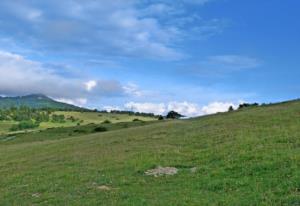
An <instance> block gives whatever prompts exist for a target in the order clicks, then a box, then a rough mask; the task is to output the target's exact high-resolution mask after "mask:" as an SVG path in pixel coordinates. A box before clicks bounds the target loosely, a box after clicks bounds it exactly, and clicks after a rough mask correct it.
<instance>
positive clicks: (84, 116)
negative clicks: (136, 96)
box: [0, 111, 157, 135]
mask: <svg viewBox="0 0 300 206" xmlns="http://www.w3.org/2000/svg"><path fill="white" fill-rule="evenodd" d="M53 114H56V115H64V116H65V119H66V120H65V121H64V122H52V121H48V122H41V123H40V125H39V127H38V128H34V129H30V130H27V131H37V130H44V129H48V128H56V127H74V126H77V125H78V124H80V125H87V124H91V123H94V124H100V123H102V122H104V121H106V120H107V121H110V122H111V123H118V122H131V121H133V120H134V119H139V120H141V121H154V120H156V119H157V118H155V117H146V116H136V115H128V114H113V113H101V112H77V111H56V112H53ZM53 114H52V115H53ZM70 117H73V118H75V119H76V121H71V120H70V119H69V118H70ZM17 123H18V122H16V121H0V135H4V134H7V133H16V132H11V131H10V128H11V127H12V126H13V125H16V124H17ZM19 132H22V131H17V133H19Z"/></svg>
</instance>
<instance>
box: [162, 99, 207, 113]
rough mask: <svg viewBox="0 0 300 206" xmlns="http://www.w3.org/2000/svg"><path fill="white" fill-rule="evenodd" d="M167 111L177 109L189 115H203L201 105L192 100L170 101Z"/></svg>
mask: <svg viewBox="0 0 300 206" xmlns="http://www.w3.org/2000/svg"><path fill="white" fill-rule="evenodd" d="M167 111H176V112H178V113H180V114H183V115H185V116H188V117H193V116H200V115H202V112H201V109H200V108H199V105H197V104H195V103H191V102H186V101H185V102H170V103H168V106H167Z"/></svg>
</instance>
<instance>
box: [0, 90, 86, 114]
mask: <svg viewBox="0 0 300 206" xmlns="http://www.w3.org/2000/svg"><path fill="white" fill-rule="evenodd" d="M20 106H26V107H30V108H35V109H42V108H50V109H57V110H82V109H83V108H81V107H77V106H74V105H71V104H66V103H62V102H58V101H55V100H53V99H51V98H49V97H47V96H45V95H43V94H31V95H26V96H17V97H0V109H3V108H10V107H20Z"/></svg>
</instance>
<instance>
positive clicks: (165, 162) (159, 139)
mask: <svg viewBox="0 0 300 206" xmlns="http://www.w3.org/2000/svg"><path fill="white" fill-rule="evenodd" d="M158 165H161V166H175V167H177V168H179V169H180V171H179V173H178V174H177V175H175V176H169V177H158V178H155V177H149V176H145V175H144V171H145V170H147V169H150V168H153V167H156V166H158ZM191 167H197V168H198V170H197V172H196V173H191V172H190V170H189V168H191ZM299 168H300V102H291V103H287V104H280V105H275V106H271V107H260V108H251V109H247V110H244V111H240V112H233V113H228V114H219V115H214V116H209V117H204V118H199V119H194V120H187V121H173V122H161V123H157V124H152V125H147V126H144V127H135V128H128V129H123V130H117V131H111V132H106V133H101V134H92V135H86V136H81V137H74V138H66V139H60V140H48V141H43V142H27V143H26V142H25V143H20V144H12V145H0V185H1V187H0V194H1V196H0V205H32V204H34V205H299V204H300V170H299ZM100 185H108V186H109V187H111V188H112V189H111V190H110V191H102V190H99V189H97V186H100Z"/></svg>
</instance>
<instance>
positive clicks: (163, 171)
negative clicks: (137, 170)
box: [145, 167, 178, 177]
mask: <svg viewBox="0 0 300 206" xmlns="http://www.w3.org/2000/svg"><path fill="white" fill-rule="evenodd" d="M177 172H178V169H177V168H175V167H157V168H155V169H151V170H147V171H146V172H145V174H146V175H149V176H154V177H158V176H163V175H175V174H177Z"/></svg>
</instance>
